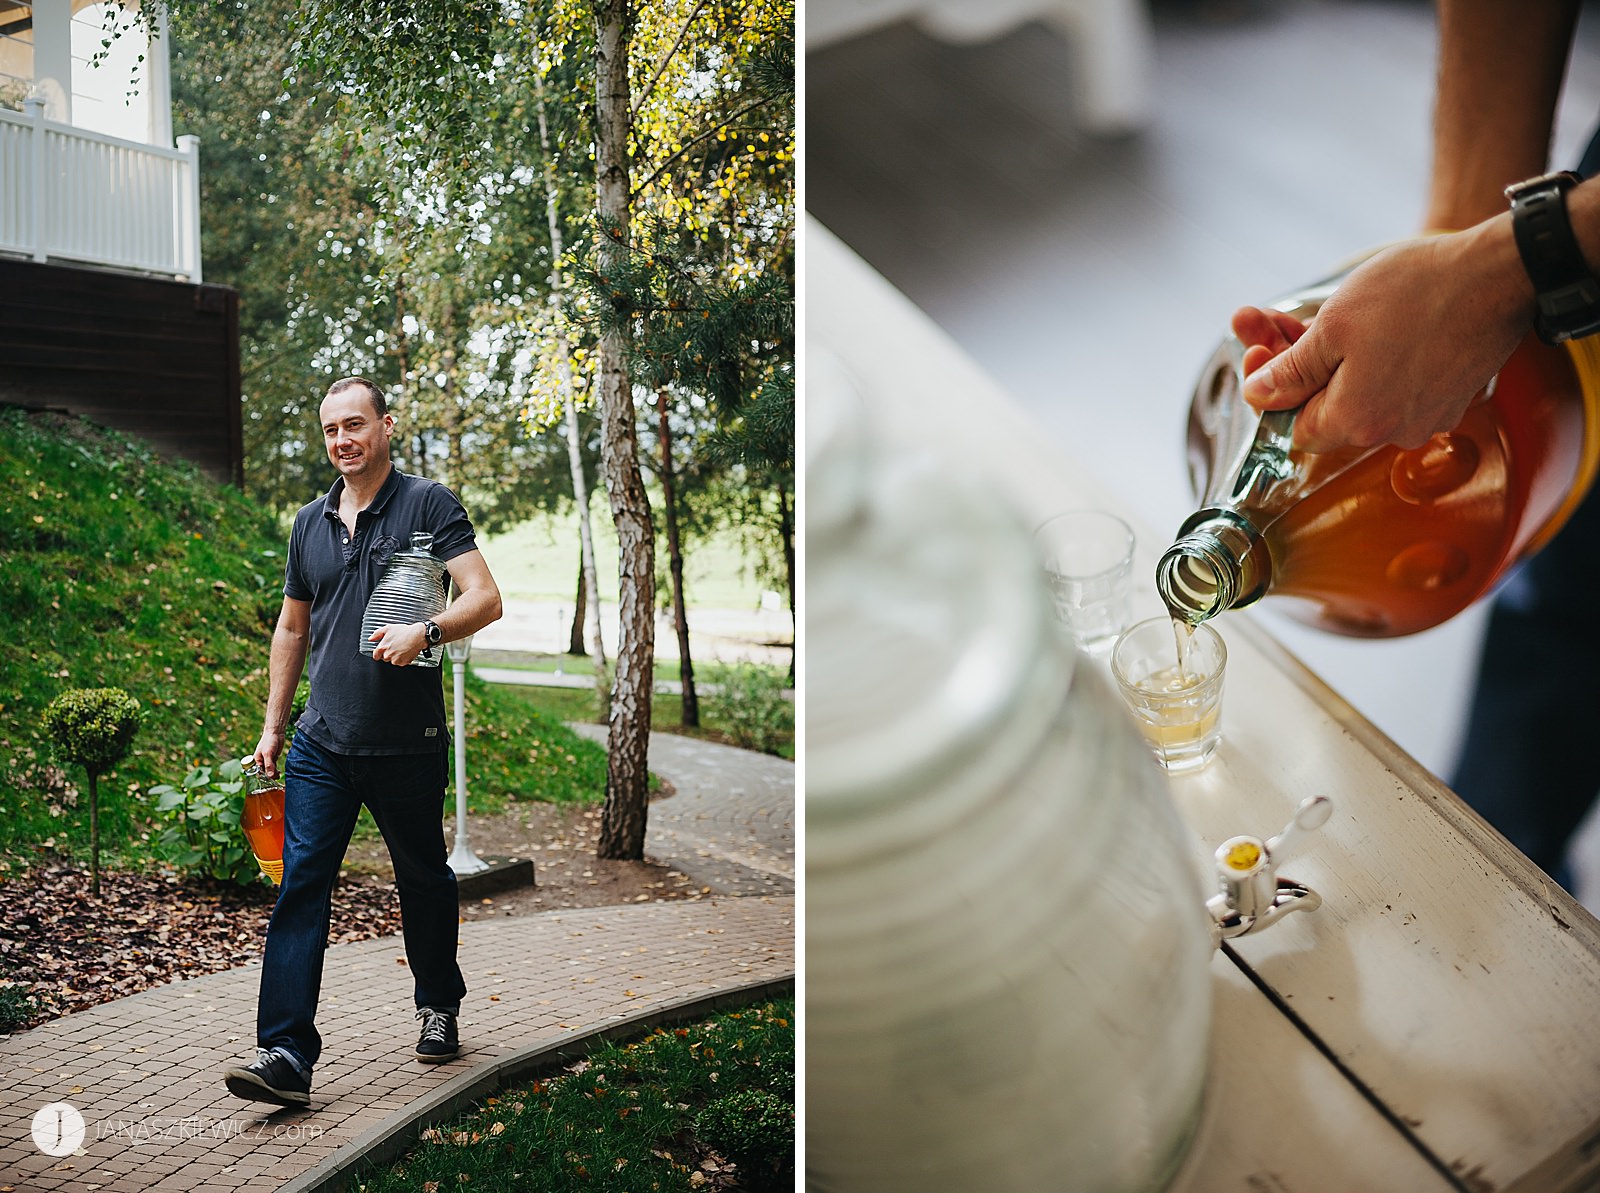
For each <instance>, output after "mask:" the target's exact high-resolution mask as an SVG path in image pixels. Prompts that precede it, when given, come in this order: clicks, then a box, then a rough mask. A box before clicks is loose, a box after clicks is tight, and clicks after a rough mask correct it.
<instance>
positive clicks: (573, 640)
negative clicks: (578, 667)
mask: <svg viewBox="0 0 1600 1193" xmlns="http://www.w3.org/2000/svg"><path fill="white" fill-rule="evenodd" d="M586 574H587V573H586V570H585V568H584V566H583V552H582V551H579V552H578V595H577V596H576V597H574V598H573V601H572V635H571V636H570V637H569V638H568V639H567V653H568V654H575V655H582V654H584V653H585V651H584V646H583V618H584V612H585V608H584V607H585V606H586V605H587V604H588V603H589V602H588V597H589V594H588V592H587V589H588V584H587V583H585V581H584V576H585V575H586Z"/></svg>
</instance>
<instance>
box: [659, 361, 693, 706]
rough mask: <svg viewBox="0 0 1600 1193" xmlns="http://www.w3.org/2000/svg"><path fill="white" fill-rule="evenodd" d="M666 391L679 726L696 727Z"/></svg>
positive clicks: (665, 475)
mask: <svg viewBox="0 0 1600 1193" xmlns="http://www.w3.org/2000/svg"><path fill="white" fill-rule="evenodd" d="M668 409H669V407H668V403H667V391H666V388H665V387H663V388H661V389H658V390H656V413H657V414H658V415H660V418H661V508H662V510H663V512H664V514H665V516H666V519H667V559H668V566H669V567H670V569H671V571H672V623H673V626H674V627H675V628H676V629H677V631H678V678H679V679H680V680H681V681H682V683H683V727H684V728H685V729H698V728H699V727H700V697H699V695H698V694H697V693H696V692H695V690H694V660H693V659H691V658H690V657H689V617H688V611H687V610H686V609H685V608H684V604H683V545H682V543H681V542H680V540H679V538H678V493H677V483H676V480H675V478H674V476H673V472H672V424H671V422H670V421H669V419H668V417H667V414H668Z"/></svg>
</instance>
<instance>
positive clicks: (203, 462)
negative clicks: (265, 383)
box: [0, 258, 244, 487]
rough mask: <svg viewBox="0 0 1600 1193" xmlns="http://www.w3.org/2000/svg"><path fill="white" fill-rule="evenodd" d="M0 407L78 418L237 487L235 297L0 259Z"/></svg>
mask: <svg viewBox="0 0 1600 1193" xmlns="http://www.w3.org/2000/svg"><path fill="white" fill-rule="evenodd" d="M0 402H4V403H9V404H12V405H20V406H30V407H43V408H49V409H60V410H67V411H70V412H71V413H73V414H79V415H82V416H83V417H85V418H87V419H90V420H91V421H93V422H96V423H100V424H101V425H103V426H108V427H113V428H115V429H116V430H119V431H124V432H126V433H128V434H130V435H136V436H138V437H139V438H141V439H143V440H145V441H146V442H147V443H149V444H150V445H151V446H152V447H154V448H155V449H156V450H157V451H159V452H161V453H162V454H163V455H167V456H173V457H178V458H182V459H187V460H192V461H193V462H194V463H195V464H196V465H198V466H199V467H200V469H201V470H202V471H203V472H205V473H206V474H207V475H208V476H211V477H213V478H214V479H216V480H219V481H223V482H226V483H231V484H234V485H238V486H240V487H243V484H244V448H243V443H242V438H241V435H242V432H241V429H240V422H239V296H238V294H237V293H236V292H235V291H233V290H231V289H229V288H228V287H226V286H194V285H190V284H189V283H187V282H173V281H165V280H162V279H158V278H146V277H136V276H131V275H128V274H119V273H112V272H108V271H103V270H96V269H80V268H74V267H69V266H62V265H40V264H38V263H37V262H33V261H19V260H13V259H7V258H0Z"/></svg>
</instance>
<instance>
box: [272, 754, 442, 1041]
mask: <svg viewBox="0 0 1600 1193" xmlns="http://www.w3.org/2000/svg"><path fill="white" fill-rule="evenodd" d="M447 760H448V755H447V754H446V753H445V752H444V751H442V750H441V751H440V752H439V753H437V754H390V755H354V754H335V753H333V752H332V751H329V750H326V749H324V748H323V747H322V746H320V745H318V744H317V743H316V742H314V741H312V740H310V739H309V738H308V737H307V736H306V735H305V734H303V733H301V734H296V735H295V738H294V741H293V742H292V743H291V744H290V746H289V756H288V759H287V760H286V762H285V764H284V772H283V773H284V788H285V790H284V834H283V886H282V887H281V888H280V889H279V891H278V902H277V906H276V907H274V908H273V911H272V921H271V923H270V924H269V925H268V926H267V944H266V953H265V956H264V957H263V959H262V965H261V996H260V1000H259V1002H258V1004H257V1010H256V1037H257V1039H256V1042H257V1043H258V1044H259V1045H260V1046H261V1047H263V1048H274V1047H281V1048H286V1049H288V1050H289V1051H290V1052H291V1053H293V1054H294V1055H295V1056H296V1057H297V1058H298V1059H299V1060H301V1061H302V1062H303V1063H304V1064H305V1066H306V1068H307V1069H308V1070H309V1069H310V1068H311V1066H313V1065H315V1064H316V1063H317V1058H318V1057H319V1056H320V1055H321V1053H322V1037H321V1036H320V1035H318V1034H317V1029H316V1024H315V1020H316V1015H317V998H318V996H319V994H320V993H321V990H322V958H323V953H324V952H326V950H327V947H328V917H329V900H330V897H331V896H332V894H333V884H334V880H335V879H337V878H338V875H339V866H340V864H341V863H342V862H343V861H344V853H345V849H346V847H347V846H348V845H349V844H350V834H351V832H352V831H354V829H355V826H356V817H357V816H358V815H359V814H360V811H361V805H362V804H366V806H367V807H368V808H369V809H370V810H371V812H372V819H373V820H374V821H375V822H376V823H377V826H378V829H379V831H380V832H381V833H382V834H383V840H384V844H386V845H387V846H388V847H389V856H390V858H391V859H392V860H393V861H394V876H395V885H396V887H398V888H399V891H400V917H401V922H402V926H403V930H404V933H405V944H406V957H407V960H408V962H409V964H410V968H411V974H412V977H413V978H414V979H415V981H416V990H415V997H416V1004H417V1006H419V1007H424V1006H427V1007H438V1008H440V1009H443V1010H449V1011H459V1010H460V1006H461V999H462V996H463V995H465V994H466V992H467V988H466V983H465V982H463V981H462V978H461V969H460V967H459V966H458V965H457V964H456V936H457V932H458V925H459V916H458V912H457V905H456V876H455V874H454V873H453V872H452V871H451V870H450V867H449V866H448V865H447V864H446V860H445V858H446V854H445V847H444V824H443V819H444V786H445V774H446V770H447V766H446V763H447Z"/></svg>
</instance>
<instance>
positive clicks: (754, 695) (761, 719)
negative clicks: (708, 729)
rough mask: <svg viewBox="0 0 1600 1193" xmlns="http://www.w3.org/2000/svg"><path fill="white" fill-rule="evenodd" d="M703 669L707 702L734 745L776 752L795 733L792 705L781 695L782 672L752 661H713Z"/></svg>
mask: <svg viewBox="0 0 1600 1193" xmlns="http://www.w3.org/2000/svg"><path fill="white" fill-rule="evenodd" d="M704 671H705V676H706V681H707V686H706V687H705V688H704V689H702V691H703V692H704V693H705V694H706V703H707V704H708V705H712V706H713V707H714V708H715V709H716V715H717V722H718V725H719V726H720V727H721V728H722V729H723V730H724V731H725V732H726V733H727V734H728V736H729V737H731V738H732V739H733V741H734V744H735V745H739V746H743V747H744V748H745V749H747V750H760V751H761V752H762V753H765V754H777V753H778V752H779V751H780V749H781V747H782V746H783V744H784V743H785V741H786V739H787V738H788V736H789V735H791V734H793V733H794V705H793V704H792V703H791V702H790V701H789V699H788V697H786V696H785V695H784V678H783V675H782V673H781V672H779V671H776V670H773V669H772V668H770V667H759V666H757V665H756V664H754V663H735V664H731V665H730V664H727V663H714V664H711V665H710V666H708V667H706V668H704Z"/></svg>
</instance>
